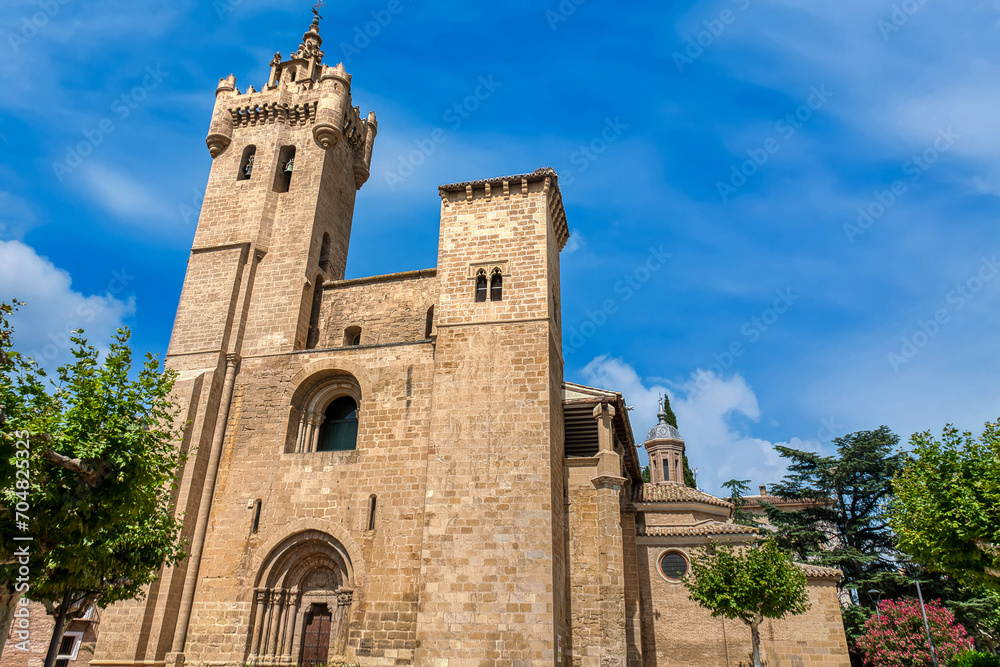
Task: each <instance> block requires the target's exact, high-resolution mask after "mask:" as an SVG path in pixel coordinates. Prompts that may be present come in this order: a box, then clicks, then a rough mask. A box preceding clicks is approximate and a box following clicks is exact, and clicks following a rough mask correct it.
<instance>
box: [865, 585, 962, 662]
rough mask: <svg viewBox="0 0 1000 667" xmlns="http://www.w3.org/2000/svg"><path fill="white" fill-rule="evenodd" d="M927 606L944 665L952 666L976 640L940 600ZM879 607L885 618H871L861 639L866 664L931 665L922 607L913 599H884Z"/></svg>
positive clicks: (929, 622)
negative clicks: (951, 663)
mask: <svg viewBox="0 0 1000 667" xmlns="http://www.w3.org/2000/svg"><path fill="white" fill-rule="evenodd" d="M926 607H927V622H928V624H929V625H930V628H931V637H932V638H933V639H934V648H935V649H937V656H938V661H939V662H940V663H941V664H948V662H949V661H950V660H952V659H953V658H955V656H957V655H958V654H960V653H963V652H968V651H970V650H971V649H972V638H971V637H969V635H968V634H967V633H966V631H965V628H963V627H962V626H961V625H959V624H958V623H956V622H955V615H954V614H952V613H951V612H950V611H949V610H948V609H945V608H944V607H942V606H941V603H940V602H938V601H936V600H930V601H928V602H927V604H926ZM878 608H879V612H880V613H881V617H879V616H872V617H871V618H869V619H868V621H867V622H866V623H865V631H864V634H863V635H861V637H860V638H859V639H858V648H860V649H861V652H862V653H863V654H864V656H865V660H866V663H867V664H871V665H874V666H875V667H924V665H931V664H932V663H931V654H930V648H929V647H928V646H927V634H926V632H925V630H924V620H923V616H922V615H921V613H920V604H919V603H918V602H917V601H916V600H914V599H912V598H909V599H903V600H883V601H882V602H881V603H880V604H879V606H878Z"/></svg>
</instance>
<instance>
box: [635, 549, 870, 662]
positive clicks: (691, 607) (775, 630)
mask: <svg viewBox="0 0 1000 667" xmlns="http://www.w3.org/2000/svg"><path fill="white" fill-rule="evenodd" d="M642 541H644V542H647V543H646V544H640V545H639V578H640V582H641V586H642V587H643V588H644V590H645V591H648V592H649V595H648V597H647V596H644V599H643V605H642V606H643V615H642V616H643V618H642V625H643V630H642V640H643V664H644V665H647V666H656V667H702V666H703V667H722V666H726V667H737V666H738V665H740V663H741V661H742V663H743V664H752V662H749V660H750V652H751V644H750V629H749V626H747V625H745V624H744V623H743V622H741V621H736V620H726V619H722V618H712V616H711V614H710V612H709V611H708V610H707V609H704V608H703V607H701V606H700V605H699V604H698V603H697V602H695V601H693V600H692V599H691V598H690V597H689V595H688V591H687V588H685V587H684V585H683V584H681V583H679V582H672V581H668V580H666V579H665V578H664V577H663V576H662V575H661V574H660V572H659V569H658V567H657V559H658V558H659V556H660V554H661V553H662V552H663V551H664V550H665V549H667V548H668V547H667V546H665V545H664V546H657V545H651V544H649V543H648V540H642ZM669 548H670V549H673V548H675V547H673V546H670V547H669ZM681 551H684V552H687V550H686V549H684V548H681ZM809 601H810V608H809V610H808V611H807V612H805V613H804V614H801V615H799V616H792V617H789V618H786V619H782V620H780V621H771V620H765V622H764V623H763V625H762V626H761V647H762V658H763V659H764V660H766V661H767V664H768V666H769V667H803V666H805V665H817V666H819V665H823V666H827V667H849V666H850V664H851V663H850V659H849V657H848V654H847V639H846V636H845V634H844V626H843V622H842V621H841V617H840V606H839V603H838V601H837V595H836V584H835V583H834V582H833V581H832V580H825V579H814V578H810V579H809Z"/></svg>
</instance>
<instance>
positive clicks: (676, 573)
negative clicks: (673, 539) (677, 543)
mask: <svg viewBox="0 0 1000 667" xmlns="http://www.w3.org/2000/svg"><path fill="white" fill-rule="evenodd" d="M687 573H688V562H687V558H685V557H684V555H683V554H682V553H681V552H679V551H667V552H666V553H664V554H663V555H662V556H660V574H662V575H663V576H664V577H665V578H666V579H668V580H669V581H680V580H681V579H683V578H684V575H686V574H687Z"/></svg>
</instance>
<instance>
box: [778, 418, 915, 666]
mask: <svg viewBox="0 0 1000 667" xmlns="http://www.w3.org/2000/svg"><path fill="white" fill-rule="evenodd" d="M833 444H834V446H835V447H836V454H835V455H833V456H822V455H820V454H818V453H813V452H804V451H799V450H796V449H792V448H790V447H781V446H779V447H776V449H777V450H778V452H779V453H780V454H781V456H782V457H784V458H785V459H787V460H788V461H789V465H788V471H789V472H788V475H786V476H785V478H784V479H782V481H781V482H780V483H778V484H776V485H774V486H773V487H772V489H771V492H772V495H775V496H778V497H781V498H790V499H797V500H803V501H807V502H808V501H811V502H808V504H807V506H806V507H805V508H804V509H802V510H798V511H785V510H783V509H782V508H781V507H777V506H775V505H772V504H769V503H762V504H763V506H764V508H765V510H766V511H767V515H768V522H769V523H771V525H773V526H774V527H775V529H776V532H775V536H776V539H777V540H778V543H779V544H780V545H781V546H782V547H783V548H786V549H790V550H791V551H792V552H793V553H794V554H795V557H796V558H797V559H798V560H802V561H808V562H810V563H815V564H817V565H822V566H826V567H836V568H838V569H840V570H841V571H843V573H844V579H843V580H842V581H841V584H840V585H841V587H842V588H843V589H844V590H846V591H848V592H849V594H850V595H851V597H852V598H853V600H854V602H856V603H857V604H856V605H849V606H847V607H845V609H844V627H845V630H846V632H847V636H848V639H849V641H850V647H851V651H852V656H853V658H854V660H855V661H856V662H857V660H858V658H859V655H858V653H857V646H856V641H857V638H858V637H859V636H860V635H861V633H862V632H863V631H864V624H865V622H866V621H867V620H868V617H869V616H870V615H871V614H872V613H874V608H875V603H874V602H873V601H872V600H871V598H870V597H869V596H868V591H869V590H872V589H877V590H878V591H880V592H881V594H882V597H883V598H884V599H888V598H894V597H899V596H900V595H903V594H905V593H906V592H907V591H909V587H910V586H912V584H910V583H908V581H907V579H906V578H905V577H904V576H902V575H900V574H899V572H898V568H899V565H898V556H899V551H898V549H897V547H896V537H895V534H894V533H893V531H892V529H891V527H890V526H889V502H890V500H891V498H892V493H893V485H892V480H893V477H894V476H895V475H896V474H897V473H898V472H899V471H901V470H902V468H903V465H904V464H905V463H906V461H907V457H906V455H905V454H901V453H900V452H899V451H898V450H899V437H898V436H896V435H895V434H894V433H893V432H892V431H891V430H890V429H889V427H887V426H882V427H880V428H878V429H875V430H873V431H858V432H856V433H850V434H848V435H845V436H842V437H839V438H836V439H835V440H834V441H833Z"/></svg>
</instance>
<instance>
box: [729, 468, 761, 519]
mask: <svg viewBox="0 0 1000 667" xmlns="http://www.w3.org/2000/svg"><path fill="white" fill-rule="evenodd" d="M722 486H724V487H725V488H727V489H729V498H727V500H728V501H729V503H730V504H731V505H732V506H733V513H732V514H731V515H730V517H729V518H731V519H732V520H733V523H738V524H740V525H741V526H752V527H754V528H759V527H760V523H758V522H757V520H756V519H754V516H753V514H751V513H750V512H747V511H746V510H745V509H743V508H744V507H746V504H747V501H746V500H745V499H744V498H743V496H744V495H746V492H747V491H749V490H750V480H749V479H731V480H729V481H728V482H723V483H722Z"/></svg>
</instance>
